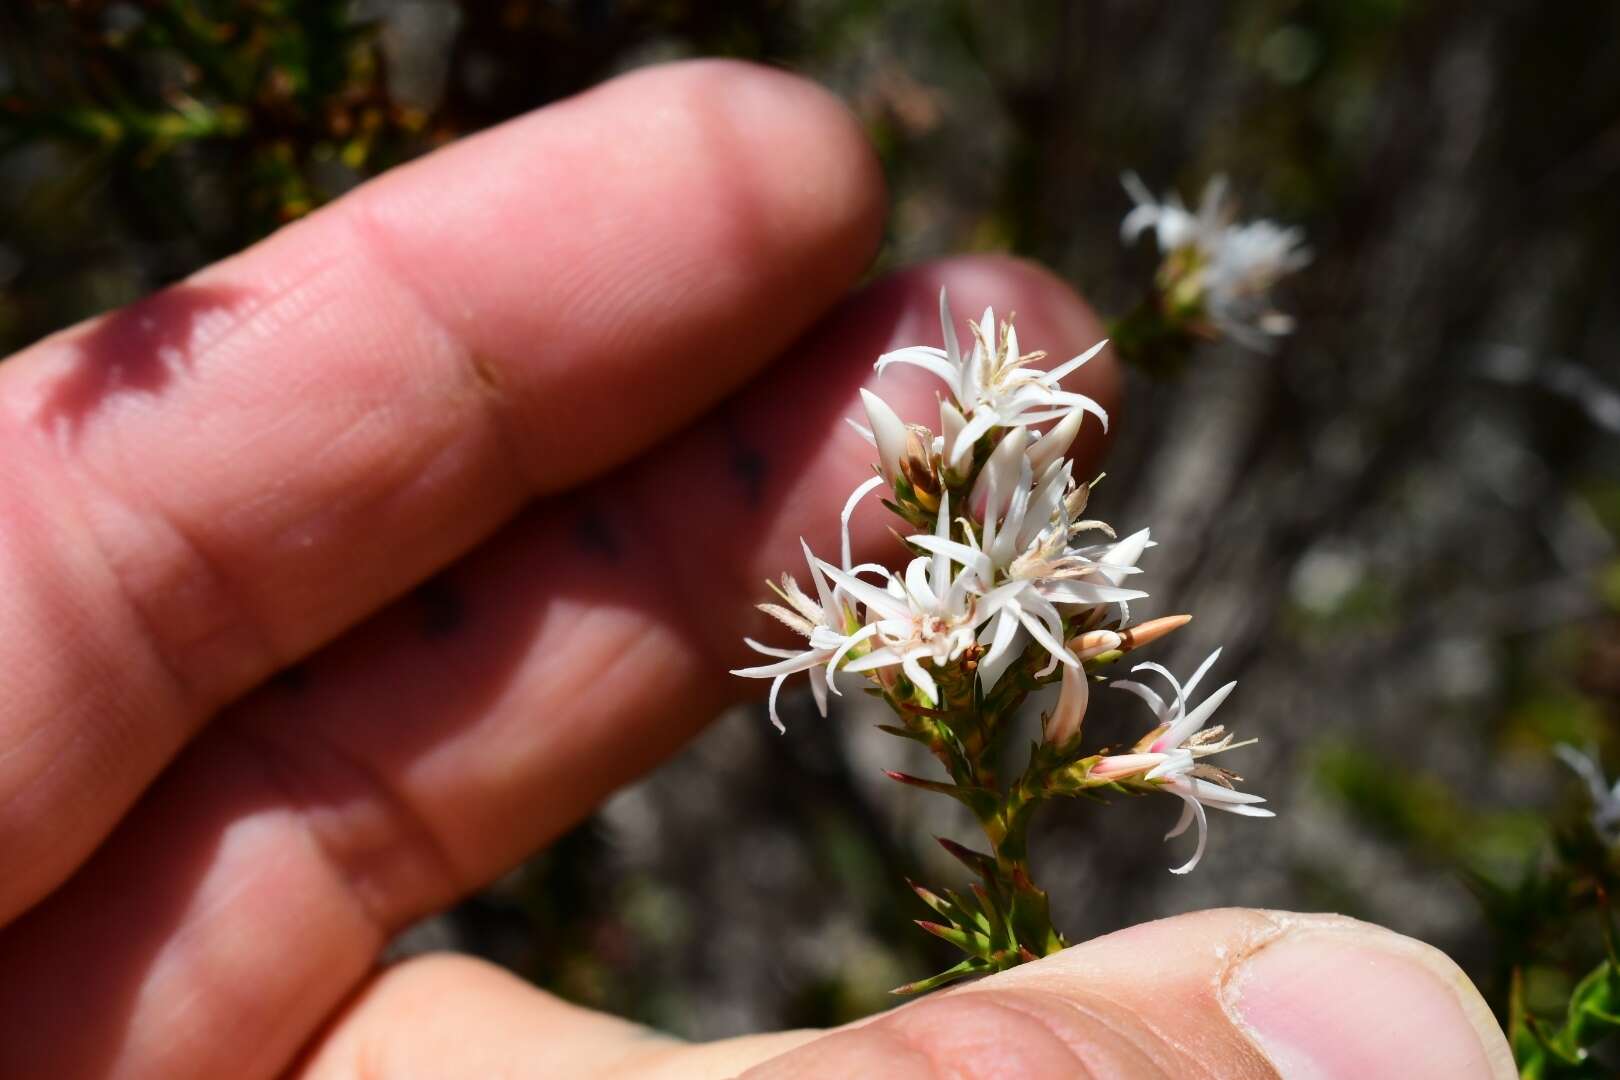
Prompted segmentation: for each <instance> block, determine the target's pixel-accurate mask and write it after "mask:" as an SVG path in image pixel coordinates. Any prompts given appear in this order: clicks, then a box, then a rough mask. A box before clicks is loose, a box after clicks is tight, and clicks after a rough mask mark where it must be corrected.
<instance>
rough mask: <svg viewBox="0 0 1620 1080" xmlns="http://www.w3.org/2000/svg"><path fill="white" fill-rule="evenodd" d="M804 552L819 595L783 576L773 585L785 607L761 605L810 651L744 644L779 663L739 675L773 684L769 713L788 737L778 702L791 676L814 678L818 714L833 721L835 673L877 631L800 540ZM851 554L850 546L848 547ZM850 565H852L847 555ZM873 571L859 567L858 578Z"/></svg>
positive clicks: (752, 642)
mask: <svg viewBox="0 0 1620 1080" xmlns="http://www.w3.org/2000/svg"><path fill="white" fill-rule="evenodd" d="M799 543H800V544H801V545H802V546H803V548H804V558H805V562H807V563H809V564H810V580H811V581H812V583H814V585H815V590H816V595H815V596H814V597H811V596H810V595H808V594H807V593H805V592H804V590H803V589H801V588H799V583H798V582H797V581H795V580H793V577H792V575H790V574H783V575H782V582H781V584H780V585H772V586H771V587H772V588H773V589H774V590H775V591H776V594H777V595H778V596H779V597H781V599H782V603H780V604H760V605H759V609H760V610H761V611H763V612H765V613H766V614H767V615H770V616H771V617H773V618H775V619H777V620H779V621H780V622H782V623H783V624H784V625H786V626H788V627H789V628H791V629H793V630H796V631H798V632H799V633H800V634H803V635H804V637H805V640H806V641H807V642H808V645H809V647H808V648H804V649H779V648H776V647H775V646H771V645H765V644H761V643H760V642H758V641H755V640H754V639H753V638H744V639H743V641H744V642H745V643H746V644H747V645H748V647H749V648H751V649H753V650H754V651H755V652H757V653H763V654H764V655H766V656H774V657H778V658H779V659H778V661H777V662H776V663H774V664H762V665H760V666H758V667H748V668H737V669H735V670H733V671H732V674H733V675H740V676H742V677H743V678H745V679H770V680H771V693H770V700H769V706H768V707H769V711H770V716H771V723H773V724H775V725H776V730H778V731H785V730H786V726H785V725H784V724H783V723H782V720H781V717H779V716H778V715H777V712H776V698H777V695H778V694H780V693H781V690H782V684H783V683H784V682H786V681H787V678H788V676H789V675H794V674H797V673H798V672H801V671H804V672H808V673H809V676H810V690H811V693H813V694H814V695H815V699H816V708H817V709H818V710H820V712H821V715H822V716H826V715H827V691H828V690H829V689H831V690H832V691H833V692H834V693H836V692H837V687H836V686H833V685H832V684H831V681H830V679H831V673H832V671H833V670H834V669H835V668H836V667H837V665H838V661H839V660H841V659H842V658H843V657H844V656H845V655H846V654H848V652H849V651H850V650H851V649H853V648H854V647H855V646H857V645H859V644H860V643H861V642H863V641H865V640H866V639H867V638H869V637H871V636H872V635H873V634H874V633H876V630H875V629H874V628H873V627H871V626H861V625H860V620H859V618H858V617H857V612H856V609H855V605H854V603H853V602H852V601H851V598H850V597H849V596H848V594H847V593H846V592H845V590H844V589H843V588H842V587H841V586H838V587H829V585H828V584H827V578H826V576H825V575H824V574H823V573H822V567H824V566H825V565H826V564H825V563H823V562H821V560H819V559H817V558H816V557H815V554H814V553H813V552H811V550H810V545H809V544H807V543H805V542H804V541H803V540H800V541H799ZM845 549H846V552H847V549H848V543H847V541H846V543H845ZM844 561H845V564H846V565H847V564H848V562H849V559H848V555H847V554H846V555H845V559H844ZM864 569H867V568H866V567H858V568H856V570H855V571H852V573H856V572H859V571H860V570H864Z"/></svg>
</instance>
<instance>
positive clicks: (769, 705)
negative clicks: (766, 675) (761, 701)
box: [765, 675, 787, 735]
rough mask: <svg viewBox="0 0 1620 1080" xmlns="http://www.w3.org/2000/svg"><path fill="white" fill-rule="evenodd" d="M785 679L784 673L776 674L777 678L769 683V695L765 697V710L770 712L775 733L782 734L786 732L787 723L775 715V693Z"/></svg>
mask: <svg viewBox="0 0 1620 1080" xmlns="http://www.w3.org/2000/svg"><path fill="white" fill-rule="evenodd" d="M786 680H787V676H786V675H781V676H778V677H777V679H776V680H775V681H774V682H772V683H771V693H770V696H769V697H768V698H766V699H765V711H766V712H768V713H769V714H770V717H771V723H773V724H775V725H776V731H777V733H778V734H782V735H785V734H787V725H786V724H784V723H782V718H781V717H780V716H777V715H776V698H777V695H779V694H780V693H781V692H782V683H783V682H785V681H786Z"/></svg>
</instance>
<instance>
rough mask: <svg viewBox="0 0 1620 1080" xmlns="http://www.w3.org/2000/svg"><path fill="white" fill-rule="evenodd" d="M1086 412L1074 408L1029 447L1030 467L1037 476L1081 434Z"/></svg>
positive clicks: (1067, 450)
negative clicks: (1081, 422) (1081, 424)
mask: <svg viewBox="0 0 1620 1080" xmlns="http://www.w3.org/2000/svg"><path fill="white" fill-rule="evenodd" d="M1084 418H1085V413H1083V412H1081V411H1080V410H1079V409H1074V410H1072V411H1071V412H1070V413H1069V415H1068V416H1065V417H1064V418H1063V419H1062V420H1061V421H1060V422H1059V423H1058V424H1057V425H1056V426H1055V427H1053V428H1052V430H1051V431H1048V432H1047V433H1046V434H1045V435H1042V436H1041V437H1040V438H1039V439H1037V440H1035V444H1034V445H1033V446H1031V447H1030V448H1029V467H1030V469H1031V471H1033V472H1034V474H1035V475H1036V477H1039V476H1040V475H1041V474H1042V473H1044V472H1046V467H1047V466H1048V465H1050V464H1052V462H1054V461H1056V460H1057V459H1058V458H1060V457H1062V456H1063V455H1064V454H1067V453H1068V452H1069V447H1071V446H1073V445H1074V437H1075V436H1076V435H1078V434H1080V421H1081V420H1082V419H1084Z"/></svg>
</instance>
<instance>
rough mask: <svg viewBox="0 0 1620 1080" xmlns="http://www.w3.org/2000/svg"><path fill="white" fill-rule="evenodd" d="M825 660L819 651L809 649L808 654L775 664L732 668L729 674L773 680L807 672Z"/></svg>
mask: <svg viewBox="0 0 1620 1080" xmlns="http://www.w3.org/2000/svg"><path fill="white" fill-rule="evenodd" d="M825 659H826V657H824V656H822V655H821V652H820V651H819V650H816V649H811V650H810V651H809V652H804V653H800V654H799V655H798V656H794V657H790V658H788V659H786V660H782V661H779V662H778V663H775V664H761V665H760V666H759V667H749V668H734V669H733V670H732V672H731V673H732V674H733V675H738V676H741V677H742V678H744V679H774V678H777V677H778V676H783V675H792V674H794V673H795V672H799V671H808V670H810V669H811V668H813V667H816V666H817V665H819V664H820V663H821V662H822V661H823V660H825Z"/></svg>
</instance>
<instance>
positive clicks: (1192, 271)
mask: <svg viewBox="0 0 1620 1080" xmlns="http://www.w3.org/2000/svg"><path fill="white" fill-rule="evenodd" d="M1121 180H1122V182H1123V183H1124V185H1125V190H1126V191H1127V192H1129V193H1130V196H1131V200H1132V201H1133V202H1134V203H1135V204H1136V205H1135V206H1134V207H1132V208H1131V210H1130V212H1129V213H1127V214H1126V215H1125V220H1124V221H1123V222H1121V223H1120V235H1121V236H1123V237H1124V239H1125V242H1126V243H1131V242H1133V241H1134V240H1135V239H1136V238H1137V237H1138V236H1140V235H1141V234H1142V233H1143V232H1144V231H1146V230H1148V229H1151V230H1153V233H1154V237H1155V239H1156V240H1157V242H1158V245H1159V251H1160V253H1161V254H1163V255H1165V256H1166V257H1167V258H1168V257H1169V256H1180V257H1181V260H1182V261H1181V264H1180V265H1179V266H1178V269H1177V277H1178V284H1177V286H1176V287H1177V289H1178V290H1181V291H1185V293H1186V294H1187V295H1186V299H1187V300H1188V302H1192V303H1197V304H1200V305H1201V306H1202V308H1203V311H1204V313H1205V314H1206V315H1208V316H1209V319H1210V321H1211V322H1212V323H1214V324H1215V325H1216V326H1218V327H1219V328H1220V329H1221V330H1222V331H1223V332H1225V333H1226V334H1227V335H1229V336H1230V337H1232V338H1233V339H1235V340H1237V341H1239V342H1241V343H1243V344H1244V345H1247V346H1248V347H1250V348H1255V349H1268V348H1270V347H1271V342H1272V339H1273V338H1275V337H1278V336H1280V335H1283V334H1287V333H1290V332H1291V331H1292V330H1293V327H1294V321H1293V319H1291V318H1289V317H1288V316H1287V315H1284V314H1283V313H1282V312H1280V311H1277V310H1276V309H1275V308H1273V307H1272V306H1271V299H1270V292H1271V289H1272V287H1273V286H1275V285H1276V284H1277V282H1278V281H1279V280H1281V279H1282V278H1283V277H1285V276H1286V275H1288V274H1291V273H1293V272H1294V271H1296V270H1298V269H1300V268H1301V267H1303V266H1305V265H1306V264H1307V263H1309V262H1310V261H1311V252H1310V249H1309V248H1307V247H1306V246H1305V233H1304V231H1303V230H1301V229H1298V228H1284V227H1283V226H1281V225H1278V224H1276V223H1275V222H1272V221H1267V220H1265V219H1263V218H1262V219H1259V220H1255V221H1251V222H1246V223H1241V224H1235V223H1234V221H1233V218H1234V215H1235V212H1236V207H1235V205H1234V204H1233V203H1232V202H1231V201H1229V200H1228V199H1227V198H1226V178H1225V177H1221V176H1216V177H1212V178H1211V179H1210V181H1209V183H1208V184H1206V185H1205V186H1204V193H1203V195H1202V197H1200V199H1199V201H1198V212H1197V213H1196V214H1194V213H1191V212H1189V211H1188V210H1187V208H1186V206H1185V205H1184V204H1183V203H1182V201H1181V196H1180V195H1178V194H1176V193H1175V192H1171V193H1170V194H1169V195H1167V196H1165V198H1164V200H1163V201H1159V200H1157V199H1155V198H1154V197H1153V193H1152V192H1151V191H1149V190H1148V188H1147V185H1146V184H1144V183H1142V179H1141V177H1139V176H1137V175H1136V174H1135V173H1126V174H1125V175H1124V176H1123V177H1122V178H1121ZM1167 265H1170V264H1168V263H1167ZM1178 295H1179V292H1178Z"/></svg>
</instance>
